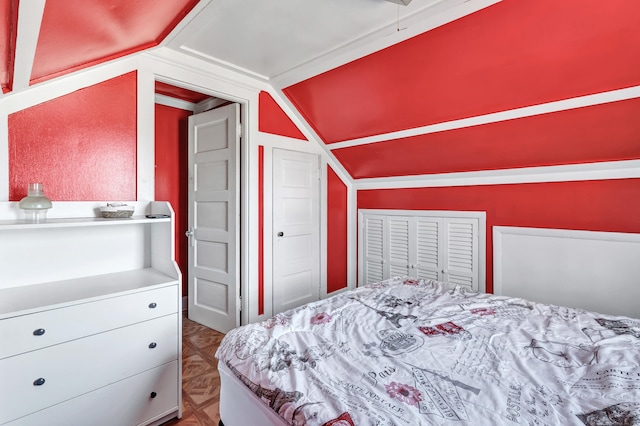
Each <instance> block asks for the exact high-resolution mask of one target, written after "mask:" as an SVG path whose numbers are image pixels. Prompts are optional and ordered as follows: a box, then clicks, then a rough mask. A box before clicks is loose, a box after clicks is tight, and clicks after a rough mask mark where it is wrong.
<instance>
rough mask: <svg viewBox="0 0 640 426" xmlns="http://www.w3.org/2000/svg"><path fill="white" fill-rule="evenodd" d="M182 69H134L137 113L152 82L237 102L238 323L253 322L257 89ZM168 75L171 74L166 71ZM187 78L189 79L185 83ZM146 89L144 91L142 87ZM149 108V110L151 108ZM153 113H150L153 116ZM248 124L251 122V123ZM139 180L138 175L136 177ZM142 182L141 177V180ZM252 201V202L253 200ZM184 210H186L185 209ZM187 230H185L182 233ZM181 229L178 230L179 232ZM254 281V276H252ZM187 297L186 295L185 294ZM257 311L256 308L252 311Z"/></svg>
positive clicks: (146, 149)
mask: <svg viewBox="0 0 640 426" xmlns="http://www.w3.org/2000/svg"><path fill="white" fill-rule="evenodd" d="M184 71H185V70H183V69H181V70H180V73H179V75H180V78H173V77H168V76H165V75H160V74H158V73H148V72H143V71H141V70H139V71H138V93H139V96H138V110H139V115H144V116H146V114H147V112H146V110H145V109H144V104H145V102H144V101H142V100H143V99H146V97H145V96H140V93H154V90H155V89H154V84H155V81H160V82H163V83H167V84H171V85H174V86H176V87H182V88H185V89H188V90H192V91H195V92H199V93H203V94H206V95H210V96H212V97H216V98H220V99H224V100H227V101H229V102H234V103H237V104H239V105H240V127H241V129H242V136H241V138H240V220H239V224H240V294H241V295H242V311H241V312H240V324H247V323H249V322H250V321H255V318H251V317H250V308H249V307H250V306H255V305H257V300H254V299H257V297H256V296H257V292H255V291H254V292H253V293H250V291H249V288H248V287H249V282H250V281H252V279H251V275H254V276H255V277H257V268H256V269H251V268H250V266H251V264H252V263H253V264H257V261H255V260H254V259H257V250H256V246H257V237H255V236H254V237H252V236H251V234H250V231H249V227H250V223H251V221H252V220H253V221H255V222H256V223H257V208H256V207H255V206H252V205H250V204H249V201H250V200H251V199H257V173H254V174H253V176H251V174H250V173H249V171H250V170H252V169H253V170H257V169H258V167H257V164H258V163H257V161H258V160H257V145H256V147H254V148H255V152H253V151H252V147H251V143H252V141H253V140H257V139H254V138H256V135H257V132H258V130H257V129H258V124H257V123H258V94H259V92H260V88H257V87H256V88H254V89H251V88H250V87H248V86H239V85H233V84H229V83H228V82H226V81H225V82H221V81H220V80H218V79H216V78H215V77H209V76H207V77H203V75H202V74H201V73H188V72H186V73H185V72H184ZM168 74H171V73H170V72H169V73H168ZM186 74H192V75H191V78H184V76H185V75H186ZM203 78H204V79H205V80H207V81H206V82H204V81H203V82H201V83H202V84H200V85H196V84H195V83H196V82H198V81H200V80H203ZM186 80H189V81H191V82H187V81H186ZM218 86H221V87H223V88H224V89H219V90H214V89H209V88H208V87H218ZM145 89H146V90H145ZM148 102H149V105H150V107H151V108H153V107H152V105H153V97H151V98H149V100H148ZM152 110H153V109H152ZM142 112H144V114H142ZM154 115H155V114H151V117H153V116H154ZM146 120H147V119H142V118H141V119H139V124H138V125H139V126H140V127H139V137H138V140H139V143H138V144H139V147H138V149H139V152H140V153H142V154H144V156H146V157H150V158H151V161H152V162H153V158H154V153H153V144H152V146H151V149H149V147H147V146H145V145H144V144H142V143H141V141H143V140H152V141H155V139H154V136H153V135H154V128H155V127H154V124H153V122H151V123H150V125H149V129H150V134H147V133H145V132H144V131H143V130H142V129H141V127H144V124H145V121H146ZM252 123H255V124H253V125H252ZM150 179H153V173H151V175H150ZM139 180H140V177H139ZM143 181H144V179H143ZM254 204H255V203H254ZM185 213H186V212H185ZM184 231H187V230H186V229H184V230H182V232H184ZM182 232H181V233H180V234H181V235H182ZM255 282H257V278H255ZM187 297H188V296H187ZM256 312H257V311H256Z"/></svg>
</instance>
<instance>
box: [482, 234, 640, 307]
mask: <svg viewBox="0 0 640 426" xmlns="http://www.w3.org/2000/svg"><path fill="white" fill-rule="evenodd" d="M493 273H494V277H493V288H494V293H495V294H502V295H506V296H514V297H522V298H525V299H528V300H532V301H536V302H543V303H550V304H554V305H563V306H570V307H576V308H584V309H587V310H591V311H597V312H600V313H604V314H616V315H627V316H630V317H634V318H640V234H626V233H616V232H595V231H572V230H565V229H540V228H515V227H505V226H495V227H494V228H493Z"/></svg>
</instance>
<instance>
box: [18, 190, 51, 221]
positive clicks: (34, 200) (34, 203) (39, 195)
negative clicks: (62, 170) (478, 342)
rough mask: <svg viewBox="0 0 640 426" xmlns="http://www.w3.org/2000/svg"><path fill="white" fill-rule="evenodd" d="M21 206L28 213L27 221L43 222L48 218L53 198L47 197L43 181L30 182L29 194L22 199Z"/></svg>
mask: <svg viewBox="0 0 640 426" xmlns="http://www.w3.org/2000/svg"><path fill="white" fill-rule="evenodd" d="M19 206H20V208H21V209H22V210H24V213H25V215H26V219H27V222H31V223H41V222H44V221H45V220H46V218H47V210H49V209H50V208H51V206H52V205H51V200H50V199H48V198H47V197H45V195H44V189H43V185H42V184H41V183H30V184H29V188H28V194H27V196H26V197H24V198H23V199H22V200H20V203H19Z"/></svg>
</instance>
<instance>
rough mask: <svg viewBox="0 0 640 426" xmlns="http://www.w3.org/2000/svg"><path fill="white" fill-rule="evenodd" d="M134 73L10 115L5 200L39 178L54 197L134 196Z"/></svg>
mask: <svg viewBox="0 0 640 426" xmlns="http://www.w3.org/2000/svg"><path fill="white" fill-rule="evenodd" d="M136 86H137V80H136V73H135V72H131V73H128V74H124V75H122V76H120V77H116V78H113V79H111V80H107V81H104V82H102V83H99V84H96V85H93V86H90V87H87V88H84V89H81V90H78V91H76V92H73V93H70V94H68V95H64V96H61V97H59V98H56V99H53V100H51V101H48V102H44V103H42V104H39V105H35V106H32V107H30V108H27V109H24V110H22V111H19V112H16V113H13V114H10V115H9V119H8V125H9V132H8V134H9V200H10V201H17V200H20V199H21V198H22V197H24V196H26V194H27V185H28V183H29V182H42V183H43V184H44V190H45V194H46V195H47V196H48V197H49V198H51V199H52V200H55V201H96V200H112V201H122V200H135V199H136V185H137V169H136V167H137V156H136V155H137V110H136Z"/></svg>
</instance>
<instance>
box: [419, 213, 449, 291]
mask: <svg viewBox="0 0 640 426" xmlns="http://www.w3.org/2000/svg"><path fill="white" fill-rule="evenodd" d="M442 226H443V224H442V219H438V218H416V219H415V253H416V268H415V271H416V276H417V277H418V278H429V279H432V280H439V281H441V280H442V279H443V275H444V274H443V272H442V270H443V269H444V262H443V257H444V256H441V254H440V247H442V246H443V244H444V238H443V236H444V233H443V232H442V231H441V229H442Z"/></svg>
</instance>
